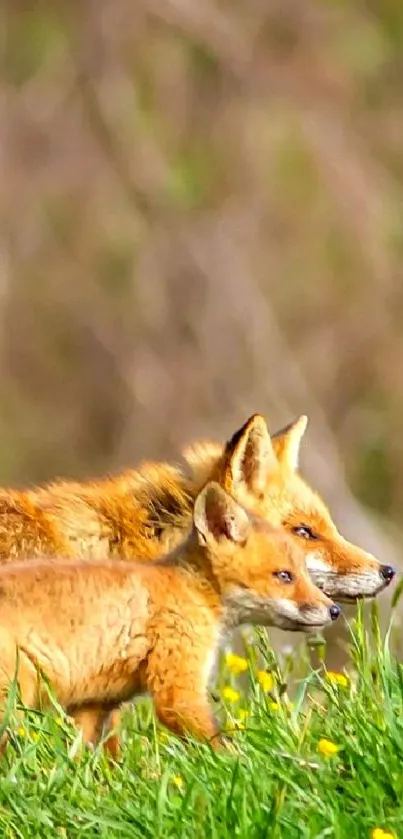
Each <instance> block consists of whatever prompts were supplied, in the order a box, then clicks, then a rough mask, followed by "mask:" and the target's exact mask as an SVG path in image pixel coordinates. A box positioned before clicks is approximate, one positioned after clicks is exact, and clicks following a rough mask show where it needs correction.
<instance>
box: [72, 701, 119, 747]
mask: <svg viewBox="0 0 403 839" xmlns="http://www.w3.org/2000/svg"><path fill="white" fill-rule="evenodd" d="M69 713H70V716H72V717H73V719H74V722H75V724H76V726H77V727H78V728H80V729H81V731H82V738H83V742H84V743H86V744H88V745H92V746H96V745H97V744H98V743H99V741H100V739H101V737H102V735H103V733H104V732H109V731H110V730H111V729H112V728H115V726H116V725H117V724H118V723H119V720H120V713H119V710H118V709H114V710H112V711H110V709H109V708H104V707H103V706H102V705H97V704H92V705H84V706H82V707H79V708H74V709H73V710H70V712H69ZM104 749H105V751H106V752H107V753H108V755H109V756H110V757H111V758H112V759H113V760H117V759H118V757H119V751H120V742H119V735H118V734H117V733H115V732H114V733H111V734H107V736H106V738H105V741H104Z"/></svg>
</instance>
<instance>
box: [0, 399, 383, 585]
mask: <svg viewBox="0 0 403 839" xmlns="http://www.w3.org/2000/svg"><path fill="white" fill-rule="evenodd" d="M306 424H307V419H306V417H300V418H299V420H297V421H296V422H294V423H292V424H291V425H290V426H288V427H287V428H285V429H284V430H283V431H281V432H279V433H278V434H277V435H275V437H273V438H271V437H270V435H269V432H268V429H267V425H266V422H265V420H264V419H263V417H261V416H260V415H254V416H252V417H251V418H250V419H249V420H248V421H247V422H246V423H245V425H244V426H242V428H241V429H240V430H239V431H237V432H236V434H234V436H233V437H232V438H231V439H230V440H229V442H228V443H227V444H226V445H225V446H224V447H223V446H220V445H219V444H216V443H199V444H196V445H195V446H192V447H189V448H187V449H186V450H185V451H184V452H183V456H184V466H183V468H180V467H175V466H171V465H169V464H164V463H144V464H142V465H141V466H140V467H139V469H137V470H133V471H128V472H125V473H122V474H120V475H118V476H116V477H115V478H107V479H104V480H99V481H95V482H92V483H91V482H88V483H73V482H63V481H60V482H56V483H54V484H50V485H48V486H45V487H43V488H37V489H34V490H31V491H29V492H26V493H19V494H18V493H16V492H14V493H12V494H11V499H10V505H9V506H10V508H11V509H10V510H9V509H8V506H7V495H8V494H7V493H6V492H5V491H3V493H2V496H0V562H7V561H8V560H9V559H10V558H12V559H13V560H15V558H16V557H17V556H20V557H21V558H24V557H25V556H27V555H28V554H29V553H30V555H37V554H38V553H39V554H40V553H42V554H45V555H53V554H54V553H55V544H58V545H59V547H58V550H57V551H56V552H57V553H58V555H59V556H64V557H77V556H80V557H83V558H87V557H93V558H97V559H103V558H114V557H121V558H124V559H132V558H135V559H136V560H137V561H139V560H140V561H148V560H155V559H159V558H161V557H162V556H163V555H164V554H165V553H166V552H167V551H169V550H171V549H172V548H174V547H175V546H176V545H178V544H179V543H180V542H181V540H182V539H183V538H184V536H185V534H186V533H188V532H189V529H190V526H191V520H192V510H193V505H194V501H195V498H196V496H197V494H198V492H199V491H200V490H201V488H202V487H203V486H204V485H205V484H206V482H207V481H209V480H215V481H217V482H218V483H219V484H220V485H221V486H223V487H224V488H225V489H226V491H227V492H229V493H230V494H231V495H232V496H233V497H234V498H235V499H236V500H238V501H239V502H240V503H241V504H242V505H243V506H244V507H246V508H247V509H248V510H250V511H251V512H252V513H255V514H257V515H259V516H261V517H262V518H264V519H265V520H266V521H268V522H270V523H271V524H273V525H275V526H281V527H283V528H284V529H285V530H286V531H287V532H288V533H289V534H290V536H291V537H292V538H293V539H294V541H295V543H296V544H297V545H299V546H300V547H301V548H302V550H303V551H304V553H305V556H306V562H307V567H308V570H309V572H310V574H311V576H312V579H313V580H314V581H315V583H316V584H317V585H318V586H319V587H320V588H322V589H323V591H325V592H326V593H327V594H328V595H329V596H330V597H334V598H335V599H336V600H340V601H354V600H356V599H358V598H362V597H373V596H375V595H377V594H378V593H379V592H380V591H381V590H382V589H383V588H385V586H387V585H388V583H389V582H390V581H391V580H392V578H393V576H394V570H393V569H392V568H390V566H386V565H381V563H380V562H378V560H377V559H375V557H373V556H372V555H371V554H369V553H367V552H366V551H364V550H361V549H360V548H359V547H357V546H356V545H354V544H352V543H351V542H348V541H347V540H346V539H344V538H343V537H342V536H341V535H340V533H339V532H338V530H337V529H336V526H335V524H334V522H333V521H332V518H331V516H330V513H329V510H328V509H327V507H326V505H325V503H324V502H323V500H322V499H321V498H320V496H319V495H318V494H317V493H315V492H314V491H313V489H311V487H310V486H309V485H308V484H307V483H306V481H305V480H304V479H303V478H302V476H301V475H300V474H299V472H298V456H299V448H300V444H301V440H302V437H303V434H304V432H305V428H306ZM16 498H18V499H19V500H18V503H19V505H20V507H21V509H22V510H24V513H21V516H20V518H18V515H17V514H16V503H17V501H16ZM27 507H29V511H30V513H29V522H28V523H29V527H30V530H29V534H30V538H29V540H28V539H26V540H24V539H21V538H20V536H19V534H21V533H22V532H24V528H25V527H26V524H25V522H26V520H27V514H26V512H25V510H26V508H27ZM35 511H37V513H36V515H37V517H38V519H37V521H36V520H35ZM24 516H25V517H24ZM35 527H36V531H35ZM35 536H37V541H36V544H35ZM27 548H29V551H27Z"/></svg>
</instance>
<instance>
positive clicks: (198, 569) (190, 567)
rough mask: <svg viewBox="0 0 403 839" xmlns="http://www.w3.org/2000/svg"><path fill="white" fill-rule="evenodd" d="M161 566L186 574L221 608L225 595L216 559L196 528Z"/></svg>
mask: <svg viewBox="0 0 403 839" xmlns="http://www.w3.org/2000/svg"><path fill="white" fill-rule="evenodd" d="M159 565H160V566H161V567H171V568H172V567H173V568H175V569H177V571H178V573H179V574H180V575H181V577H183V576H185V577H186V578H188V579H189V582H190V583H191V585H192V586H193V587H196V588H197V589H202V590H203V592H204V593H205V594H206V597H207V598H208V599H209V601H210V602H211V604H213V605H214V607H216V606H217V607H219V609H220V610H221V609H222V607H223V604H224V595H223V592H222V586H221V581H220V577H219V575H218V574H217V573H216V571H215V570H214V561H213V558H212V554H211V551H210V549H209V548H208V547H207V546H206V545H201V544H200V541H199V538H198V536H197V534H196V531H195V530H194V529H192V530H191V532H190V533H189V535H188V537H187V538H186V541H185V542H183V543H182V544H181V545H180V546H179V547H178V548H176V549H175V550H174V551H173V552H172V553H171V554H170V555H169V556H167V557H166V558H163V559H161V560H160V562H159Z"/></svg>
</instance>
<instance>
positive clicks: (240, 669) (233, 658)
mask: <svg viewBox="0 0 403 839" xmlns="http://www.w3.org/2000/svg"><path fill="white" fill-rule="evenodd" d="M225 663H226V665H227V667H228V668H229V670H231V673H233V674H234V675H235V676H238V675H239V673H245V670H247V669H248V662H247V660H246V658H242V656H240V655H235V653H227V654H226V656H225Z"/></svg>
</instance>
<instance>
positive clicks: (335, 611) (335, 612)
mask: <svg viewBox="0 0 403 839" xmlns="http://www.w3.org/2000/svg"><path fill="white" fill-rule="evenodd" d="M329 612H330V617H331V619H332V621H336V620H337V618H338V617H339V614H340V612H341V609H340V606H336V604H335V603H334V604H333V606H331V607H330V609H329Z"/></svg>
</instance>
